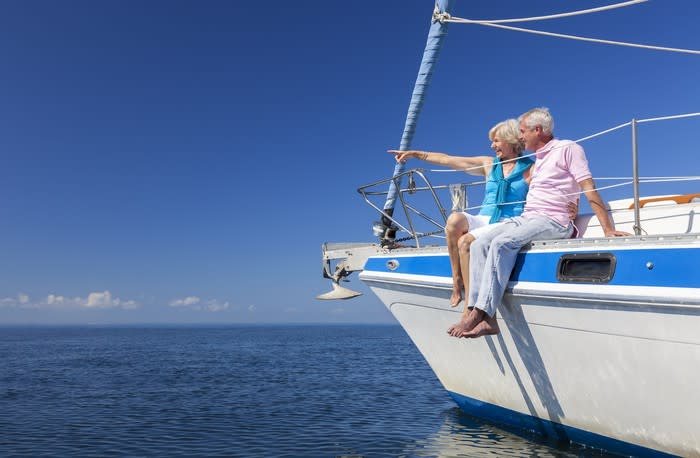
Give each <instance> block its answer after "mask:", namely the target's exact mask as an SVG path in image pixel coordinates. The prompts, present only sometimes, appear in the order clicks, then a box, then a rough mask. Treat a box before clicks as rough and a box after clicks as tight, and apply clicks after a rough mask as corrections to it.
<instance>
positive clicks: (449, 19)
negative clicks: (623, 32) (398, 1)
mask: <svg viewBox="0 0 700 458" xmlns="http://www.w3.org/2000/svg"><path fill="white" fill-rule="evenodd" d="M648 1H649V0H630V1H627V2H622V3H615V4H614V5H608V6H600V7H598V8H589V9H587V10H579V11H571V12H569V13H559V14H550V15H547V16H533V17H525V18H517V19H494V20H491V19H479V20H478V21H474V20H470V19H462V18H458V17H450V16H449V15H447V16H445V15H441V14H439V13H438V14H437V15H436V17H437V19H438V20H441V19H442V20H443V21H444V22H455V23H462V24H470V23H475V22H488V23H490V24H503V23H507V22H529V21H544V20H547V19H559V18H562V17H570V16H578V15H581V14H590V13H598V12H600V11H607V10H612V9H615V8H622V7H625V6H632V5H636V4H638V3H644V2H648Z"/></svg>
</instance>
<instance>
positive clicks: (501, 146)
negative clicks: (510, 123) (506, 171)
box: [491, 135, 515, 159]
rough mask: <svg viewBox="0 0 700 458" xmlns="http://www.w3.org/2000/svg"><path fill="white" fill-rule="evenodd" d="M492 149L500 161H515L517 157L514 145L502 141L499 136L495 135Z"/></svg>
mask: <svg viewBox="0 0 700 458" xmlns="http://www.w3.org/2000/svg"><path fill="white" fill-rule="evenodd" d="M491 149H492V150H494V151H495V152H496V157H498V158H500V159H513V158H514V157H515V149H514V148H513V145H511V144H510V143H508V142H506V141H503V140H501V139H500V138H499V137H498V135H494V137H493V140H492V141H491Z"/></svg>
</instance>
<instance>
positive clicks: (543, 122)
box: [518, 107, 554, 135]
mask: <svg viewBox="0 0 700 458" xmlns="http://www.w3.org/2000/svg"><path fill="white" fill-rule="evenodd" d="M518 121H519V122H523V121H525V126H527V128H528V129H530V130H532V129H534V128H535V127H536V126H540V127H542V132H543V133H545V134H546V135H554V134H553V132H554V119H553V118H552V114H551V113H550V112H549V108H546V107H540V108H533V109H532V110H530V111H528V112H526V113H523V114H521V115H520V117H519V118H518Z"/></svg>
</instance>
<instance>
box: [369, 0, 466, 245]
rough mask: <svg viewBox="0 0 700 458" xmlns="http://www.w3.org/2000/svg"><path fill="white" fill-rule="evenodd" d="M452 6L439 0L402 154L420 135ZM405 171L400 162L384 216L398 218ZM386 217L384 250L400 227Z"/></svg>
mask: <svg viewBox="0 0 700 458" xmlns="http://www.w3.org/2000/svg"><path fill="white" fill-rule="evenodd" d="M452 2H453V0H436V2H435V11H434V12H433V22H432V24H431V25H430V31H429V32H428V40H427V42H426V44H425V50H424V51H423V60H422V61H421V64H420V69H419V70H418V77H417V78H416V84H415V85H414V86H413V94H412V95H411V103H410V105H409V106H408V113H407V114H406V123H405V125H404V129H403V135H402V136H401V143H400V146H399V150H401V151H406V150H408V149H410V148H411V142H412V141H413V134H414V133H415V132H416V125H417V124H418V116H419V115H420V111H421V109H422V108H423V101H424V99H425V95H426V92H427V90H428V86H429V85H430V78H431V76H432V75H433V67H434V66H435V64H436V63H437V59H438V56H439V54H440V48H441V47H442V41H443V38H444V37H445V36H446V35H447V24H448V23H447V22H445V23H441V22H440V20H439V19H438V15H439V14H441V13H445V12H448V11H449V9H450V4H451V3H452ZM404 169H405V164H402V163H400V162H397V163H396V166H395V167H394V173H393V175H392V177H393V178H394V179H393V180H392V182H391V184H390V186H389V192H388V194H387V196H386V202H385V203H384V213H386V215H389V216H392V215H393V214H394V205H395V203H396V197H397V194H398V188H400V187H401V179H400V178H396V177H397V176H398V175H401V174H402V173H403V171H404ZM386 215H382V231H383V232H382V235H381V244H382V245H383V246H391V245H393V243H394V239H395V238H396V227H395V226H394V225H393V224H392V222H391V219H389V218H387V217H386Z"/></svg>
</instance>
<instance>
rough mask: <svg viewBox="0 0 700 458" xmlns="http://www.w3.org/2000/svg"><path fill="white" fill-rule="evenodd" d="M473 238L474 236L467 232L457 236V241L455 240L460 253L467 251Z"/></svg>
mask: <svg viewBox="0 0 700 458" xmlns="http://www.w3.org/2000/svg"><path fill="white" fill-rule="evenodd" d="M474 240H475V239H474V236H472V235H471V234H469V233H467V234H464V235H463V236H461V237H460V238H459V242H457V246H458V247H459V251H460V252H462V253H468V252H469V249H470V248H471V245H472V243H473V242H474Z"/></svg>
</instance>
